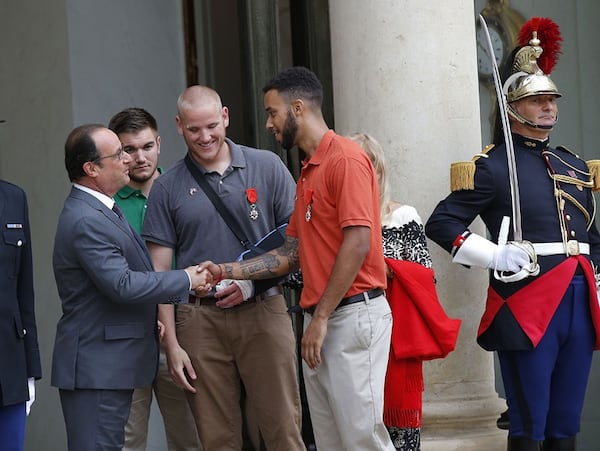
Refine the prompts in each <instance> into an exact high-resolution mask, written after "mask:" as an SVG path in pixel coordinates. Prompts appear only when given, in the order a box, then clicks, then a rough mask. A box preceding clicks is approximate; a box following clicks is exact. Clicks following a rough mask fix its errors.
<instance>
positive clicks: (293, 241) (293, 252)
mask: <svg viewBox="0 0 600 451" xmlns="http://www.w3.org/2000/svg"><path fill="white" fill-rule="evenodd" d="M277 254H278V255H281V256H282V257H284V258H287V260H288V264H289V266H290V268H289V270H290V272H291V271H295V270H296V269H298V267H299V265H300V259H299V257H298V239H297V238H293V237H290V236H287V237H286V238H285V242H284V243H283V245H282V246H281V247H280V248H279V249H278V252H277Z"/></svg>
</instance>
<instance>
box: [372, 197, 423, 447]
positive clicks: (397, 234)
mask: <svg viewBox="0 0 600 451" xmlns="http://www.w3.org/2000/svg"><path fill="white" fill-rule="evenodd" d="M381 233H382V242H383V254H384V255H385V257H387V258H393V259H395V260H407V261H411V262H416V263H420V264H421V265H423V266H425V267H427V268H431V266H432V261H431V254H430V253H429V249H428V247H427V239H426V237H425V231H424V228H423V222H422V221H421V218H420V216H419V214H418V213H417V210H416V209H415V208H414V207H411V206H410V205H400V206H398V207H397V208H395V209H394V210H393V211H392V212H391V213H390V214H389V215H388V216H387V217H386V218H384V219H383V220H382V232H381ZM388 431H389V433H390V437H391V439H392V443H393V445H394V447H395V448H396V450H400V451H418V450H420V449H421V430H420V428H400V427H395V426H388Z"/></svg>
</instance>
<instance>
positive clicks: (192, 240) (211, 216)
mask: <svg viewBox="0 0 600 451" xmlns="http://www.w3.org/2000/svg"><path fill="white" fill-rule="evenodd" d="M227 143H228V144H229V148H230V149H231V157H232V161H231V165H230V166H229V167H228V168H227V169H226V170H225V172H224V174H223V175H222V176H221V175H220V174H219V173H217V172H207V171H206V170H205V169H204V168H203V167H202V166H200V165H197V166H198V168H199V169H200V171H201V172H202V173H203V174H205V175H206V176H207V178H208V181H209V183H210V185H211V186H212V188H213V189H214V190H215V192H217V194H218V195H219V196H220V197H221V199H222V200H223V202H224V203H225V205H226V206H227V208H228V209H229V210H230V211H231V213H232V214H233V216H235V217H236V218H237V219H238V222H239V223H240V225H241V227H242V229H243V230H244V233H246V236H247V237H248V239H250V240H252V241H253V242H256V241H257V240H259V239H260V238H261V237H262V236H264V235H266V234H267V233H268V232H269V231H271V230H272V229H274V228H275V227H277V226H279V225H281V224H283V223H285V222H287V221H288V219H289V217H290V215H291V213H292V209H293V206H294V196H295V192H296V183H295V182H294V179H293V177H292V175H291V174H290V172H289V170H288V169H287V168H286V167H285V165H284V164H283V162H282V161H281V159H280V158H279V157H278V156H277V155H276V154H275V153H273V152H269V151H267V150H259V149H253V148H250V147H245V146H240V145H237V144H235V143H234V142H233V141H231V140H229V139H227ZM192 161H193V162H194V163H195V161H194V160H193V159H192ZM248 188H254V189H255V190H256V194H257V201H256V207H257V210H258V218H257V219H256V220H253V219H251V217H250V210H251V207H250V202H249V201H248V198H247V194H246V190H247V189H248ZM142 237H143V238H144V239H145V240H146V241H149V242H153V243H156V244H159V245H161V246H166V247H170V248H173V249H174V250H175V256H176V261H177V267H178V268H185V267H187V266H190V265H194V264H197V263H200V262H202V261H204V260H212V261H214V262H217V263H219V262H225V261H232V260H235V259H236V258H237V257H238V256H239V255H240V254H241V253H242V251H244V250H245V249H244V247H243V246H242V244H241V243H239V242H238V240H237V238H236V237H235V235H234V234H233V232H232V231H231V230H230V229H229V227H228V226H227V225H226V223H225V221H224V220H223V218H221V215H220V214H219V213H218V212H217V210H216V209H215V207H214V206H213V204H212V202H211V201H210V199H209V198H208V197H207V196H206V194H204V191H203V190H202V188H200V186H198V184H197V183H196V181H195V180H194V177H193V176H192V174H190V172H189V170H188V169H187V167H186V165H185V162H184V161H183V159H182V160H179V161H178V162H177V163H175V165H174V166H173V167H172V168H171V169H169V170H168V171H166V172H165V173H164V174H162V175H161V176H160V177H158V178H157V179H156V180H155V181H154V184H153V185H152V189H151V190H150V194H149V196H148V202H147V208H146V216H145V219H144V224H143V227H142Z"/></svg>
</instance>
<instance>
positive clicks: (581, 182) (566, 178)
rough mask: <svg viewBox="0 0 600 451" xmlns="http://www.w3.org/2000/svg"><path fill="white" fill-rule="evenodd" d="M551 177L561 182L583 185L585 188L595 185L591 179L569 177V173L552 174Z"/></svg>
mask: <svg viewBox="0 0 600 451" xmlns="http://www.w3.org/2000/svg"><path fill="white" fill-rule="evenodd" d="M550 177H552V178H553V179H554V180H557V181H559V182H563V183H568V184H569V185H575V186H582V187H583V188H592V187H593V185H594V182H593V181H591V180H590V181H588V182H586V181H585V180H579V179H576V178H574V177H569V176H568V175H562V174H551V175H550Z"/></svg>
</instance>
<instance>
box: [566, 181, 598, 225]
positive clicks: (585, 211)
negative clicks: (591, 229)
mask: <svg viewBox="0 0 600 451" xmlns="http://www.w3.org/2000/svg"><path fill="white" fill-rule="evenodd" d="M559 191H560V195H561V197H563V198H565V199H567V200H568V201H570V202H571V203H572V204H573V205H575V207H577V209H578V210H579V211H581V212H582V213H583V215H584V216H585V223H586V224H587V225H589V224H590V221H591V219H592V218H591V215H590V214H589V213H588V211H587V210H586V209H585V207H584V206H583V205H581V203H579V201H578V200H577V199H575V198H574V197H573V196H571V195H570V194H569V193H567V192H566V191H563V190H562V189H561V190H559ZM563 208H564V207H563Z"/></svg>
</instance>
